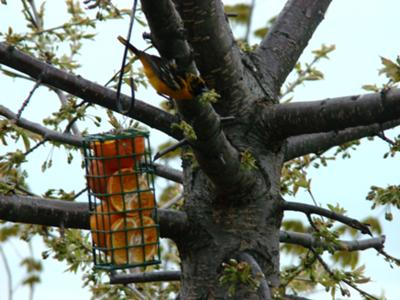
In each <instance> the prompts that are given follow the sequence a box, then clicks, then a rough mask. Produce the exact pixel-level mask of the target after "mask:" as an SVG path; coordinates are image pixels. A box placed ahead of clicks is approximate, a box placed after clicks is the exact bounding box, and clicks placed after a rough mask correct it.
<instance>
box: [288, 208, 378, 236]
mask: <svg viewBox="0 0 400 300" xmlns="http://www.w3.org/2000/svg"><path fill="white" fill-rule="evenodd" d="M283 209H284V210H290V211H300V212H303V213H305V214H306V215H310V214H316V215H319V216H324V217H327V218H330V219H332V220H336V221H339V222H341V223H343V224H346V225H348V226H350V227H353V228H355V229H357V230H359V231H361V233H363V234H369V235H370V236H372V233H371V231H370V230H369V228H368V225H367V224H363V223H361V222H360V221H358V220H356V219H352V218H349V217H346V216H344V215H341V214H338V213H335V212H333V211H331V210H328V209H325V208H322V207H318V206H314V205H309V204H304V203H298V202H288V201H285V202H283Z"/></svg>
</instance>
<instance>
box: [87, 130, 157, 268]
mask: <svg viewBox="0 0 400 300" xmlns="http://www.w3.org/2000/svg"><path fill="white" fill-rule="evenodd" d="M84 155H85V165H86V179H87V185H88V197H89V210H90V228H91V233H92V243H93V261H94V265H95V268H98V269H105V270H110V271H111V270H116V269H125V268H133V267H143V266H148V265H154V264H159V263H160V241H159V226H158V224H157V223H156V220H157V208H156V201H155V194H154V168H153V166H152V163H151V153H150V144H149V133H148V132H146V131H140V130H137V129H128V130H125V131H123V132H118V133H105V134H96V135H90V136H87V137H86V138H85V140H84Z"/></svg>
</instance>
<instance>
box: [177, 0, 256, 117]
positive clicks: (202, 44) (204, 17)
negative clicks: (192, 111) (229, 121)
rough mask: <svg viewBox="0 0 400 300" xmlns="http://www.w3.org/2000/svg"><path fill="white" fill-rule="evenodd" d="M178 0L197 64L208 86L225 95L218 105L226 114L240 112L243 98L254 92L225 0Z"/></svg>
mask: <svg viewBox="0 0 400 300" xmlns="http://www.w3.org/2000/svg"><path fill="white" fill-rule="evenodd" d="M175 2H177V3H178V5H177V8H178V11H179V13H180V16H181V17H182V20H183V24H184V27H185V32H186V35H187V38H188V41H189V43H190V45H191V46H192V48H193V50H194V59H195V61H196V66H197V68H198V69H199V71H200V74H201V76H202V77H203V78H204V79H205V80H206V82H207V85H208V87H209V88H214V89H215V90H216V91H217V92H218V93H219V94H220V95H221V99H220V101H218V103H216V104H214V107H215V108H216V110H217V111H218V113H219V114H221V115H224V116H226V115H233V114H236V113H237V111H239V110H240V109H243V107H242V104H243V101H245V100H247V98H248V97H249V95H252V94H251V93H250V92H249V90H248V87H247V86H246V83H245V80H244V79H243V77H244V68H243V64H242V62H241V55H240V50H239V48H238V46H237V45H236V43H235V41H234V37H233V34H232V32H231V29H230V27H229V24H228V21H227V18H226V16H225V12H224V8H223V5H222V1H219V0H218V1H216V0H194V1H183V0H176V1H175ZM210 53H212V55H210Z"/></svg>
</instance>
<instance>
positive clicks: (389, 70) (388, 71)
mask: <svg viewBox="0 0 400 300" xmlns="http://www.w3.org/2000/svg"><path fill="white" fill-rule="evenodd" d="M381 62H382V64H383V66H384V67H383V68H382V69H380V70H379V74H385V75H386V77H388V78H390V79H391V80H392V81H393V82H399V81H400V65H399V64H397V63H395V62H393V61H391V60H390V59H388V58H385V57H381Z"/></svg>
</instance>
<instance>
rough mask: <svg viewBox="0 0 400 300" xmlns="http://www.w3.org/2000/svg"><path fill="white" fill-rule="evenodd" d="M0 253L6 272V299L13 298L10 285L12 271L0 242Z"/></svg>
mask: <svg viewBox="0 0 400 300" xmlns="http://www.w3.org/2000/svg"><path fill="white" fill-rule="evenodd" d="M0 255H1V258H2V260H3V263H4V268H5V270H6V274H7V283H8V300H12V298H13V287H12V285H13V284H12V273H11V268H10V265H9V263H8V259H7V256H6V254H5V253H4V249H3V247H2V246H1V244H0Z"/></svg>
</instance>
